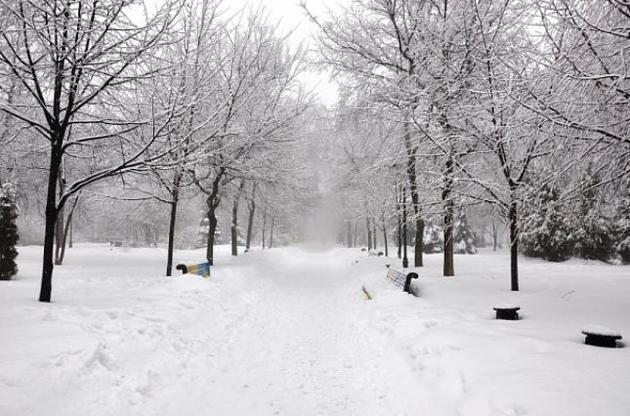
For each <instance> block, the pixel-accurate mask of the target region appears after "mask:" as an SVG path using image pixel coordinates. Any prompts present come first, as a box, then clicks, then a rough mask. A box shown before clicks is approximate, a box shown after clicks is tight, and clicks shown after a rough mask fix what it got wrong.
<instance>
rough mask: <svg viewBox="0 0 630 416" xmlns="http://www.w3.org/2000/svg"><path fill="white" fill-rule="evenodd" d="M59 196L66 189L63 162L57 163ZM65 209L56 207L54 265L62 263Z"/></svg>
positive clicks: (64, 238)
mask: <svg viewBox="0 0 630 416" xmlns="http://www.w3.org/2000/svg"><path fill="white" fill-rule="evenodd" d="M58 183H59V188H58V189H59V196H60V197H61V196H62V195H63V194H64V192H65V190H66V179H65V174H64V169H63V162H62V163H61V164H60V165H59V176H58ZM64 224H65V210H64V209H63V207H58V208H57V221H56V222H55V266H59V265H61V264H62V263H63V254H62V253H64V252H65V245H66V244H65V240H66V235H65V229H66V227H65V225H64Z"/></svg>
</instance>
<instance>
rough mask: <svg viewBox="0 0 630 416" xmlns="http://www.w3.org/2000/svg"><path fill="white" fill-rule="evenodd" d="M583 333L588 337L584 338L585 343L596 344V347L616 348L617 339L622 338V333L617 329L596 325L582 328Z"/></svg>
mask: <svg viewBox="0 0 630 416" xmlns="http://www.w3.org/2000/svg"><path fill="white" fill-rule="evenodd" d="M582 334H584V335H586V339H585V340H584V343H585V344H587V345H594V346H596V347H607V348H616V347H617V340H620V339H621V338H622V337H621V334H620V333H619V332H617V331H613V330H612V329H610V328H606V327H603V326H601V327H600V326H595V325H591V326H588V327H585V328H582Z"/></svg>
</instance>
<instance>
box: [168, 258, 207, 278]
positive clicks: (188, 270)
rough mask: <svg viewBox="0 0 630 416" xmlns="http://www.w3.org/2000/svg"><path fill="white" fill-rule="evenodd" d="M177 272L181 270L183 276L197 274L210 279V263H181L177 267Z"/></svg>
mask: <svg viewBox="0 0 630 416" xmlns="http://www.w3.org/2000/svg"><path fill="white" fill-rule="evenodd" d="M175 268H176V269H177V270H181V271H182V274H196V275H197V276H203V277H210V263H209V262H207V261H206V262H202V263H188V264H184V263H179V264H178V265H177V266H176V267H175Z"/></svg>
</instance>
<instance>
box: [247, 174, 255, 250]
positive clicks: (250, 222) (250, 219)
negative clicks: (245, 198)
mask: <svg viewBox="0 0 630 416" xmlns="http://www.w3.org/2000/svg"><path fill="white" fill-rule="evenodd" d="M257 185H258V184H257V183H256V182H254V185H253V186H252V196H251V200H250V201H249V213H248V215H249V217H248V219H247V238H246V241H245V248H246V249H247V250H249V247H250V245H251V242H252V232H253V230H254V214H255V213H256V199H255V198H256V187H257Z"/></svg>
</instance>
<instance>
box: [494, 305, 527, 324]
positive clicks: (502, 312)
mask: <svg viewBox="0 0 630 416" xmlns="http://www.w3.org/2000/svg"><path fill="white" fill-rule="evenodd" d="M492 309H494V310H495V311H496V312H497V319H505V320H508V321H518V311H519V310H520V309H521V307H520V306H517V305H511V304H508V303H500V304H498V305H495V306H494V308H492Z"/></svg>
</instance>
